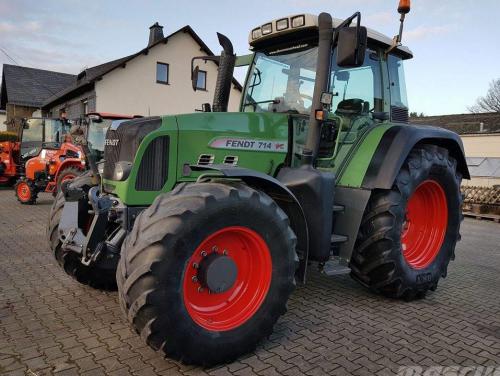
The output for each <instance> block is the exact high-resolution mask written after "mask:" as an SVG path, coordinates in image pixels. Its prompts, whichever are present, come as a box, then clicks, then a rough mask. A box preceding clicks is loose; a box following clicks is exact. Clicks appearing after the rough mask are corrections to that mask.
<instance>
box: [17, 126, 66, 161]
mask: <svg viewBox="0 0 500 376" xmlns="http://www.w3.org/2000/svg"><path fill="white" fill-rule="evenodd" d="M70 127H71V125H70V123H69V122H68V121H67V120H65V119H49V118H28V119H23V122H22V126H21V129H20V130H19V132H20V137H19V139H20V142H21V145H20V151H21V158H22V159H23V160H27V159H29V158H32V157H34V156H36V155H38V154H39V153H40V151H41V150H42V148H54V147H55V148H58V147H59V145H60V143H62V142H64V140H65V136H66V134H68V133H69V130H70Z"/></svg>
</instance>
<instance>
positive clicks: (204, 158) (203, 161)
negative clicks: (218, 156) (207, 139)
mask: <svg viewBox="0 0 500 376" xmlns="http://www.w3.org/2000/svg"><path fill="white" fill-rule="evenodd" d="M214 160H215V156H214V155H213V154H202V155H200V157H199V158H198V164H199V165H201V166H206V165H211V164H213V163H214Z"/></svg>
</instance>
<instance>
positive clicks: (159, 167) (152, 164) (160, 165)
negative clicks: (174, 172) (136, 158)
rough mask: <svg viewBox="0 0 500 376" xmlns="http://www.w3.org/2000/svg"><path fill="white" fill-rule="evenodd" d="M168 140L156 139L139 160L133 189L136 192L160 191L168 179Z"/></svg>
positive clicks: (162, 137) (165, 137)
mask: <svg viewBox="0 0 500 376" xmlns="http://www.w3.org/2000/svg"><path fill="white" fill-rule="evenodd" d="M169 144H170V138H169V137H168V136H161V137H156V138H155V139H154V140H153V141H151V142H150V143H149V145H148V147H147V149H146V151H145V152H144V155H143V156H142V159H141V165H140V166H139V171H138V173H137V180H136V182H135V188H136V189H137V190H138V191H160V190H161V189H162V188H163V186H164V185H165V183H166V182H167V178H168V150H169Z"/></svg>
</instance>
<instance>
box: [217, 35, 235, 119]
mask: <svg viewBox="0 0 500 376" xmlns="http://www.w3.org/2000/svg"><path fill="white" fill-rule="evenodd" d="M217 37H218V38H219V44H220V45H221V46H222V48H223V51H222V53H221V55H220V59H219V68H218V70H217V82H216V84H215V92H214V101H213V105H212V111H213V112H227V107H228V104H229V95H230V94H231V84H232V81H233V73H234V66H235V64H236V55H235V54H234V50H233V44H232V43H231V41H230V40H229V38H227V37H226V36H225V35H222V34H220V33H217Z"/></svg>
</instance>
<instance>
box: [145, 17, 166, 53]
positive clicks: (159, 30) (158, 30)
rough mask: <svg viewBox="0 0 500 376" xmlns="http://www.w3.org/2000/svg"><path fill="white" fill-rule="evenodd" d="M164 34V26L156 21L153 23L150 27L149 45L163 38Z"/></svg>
mask: <svg viewBox="0 0 500 376" xmlns="http://www.w3.org/2000/svg"><path fill="white" fill-rule="evenodd" d="M163 38H164V36H163V26H161V25H160V24H158V22H155V23H154V24H153V25H151V26H150V27H149V42H148V47H151V46H152V45H153V44H155V43H156V42H158V41H160V40H162V39H163Z"/></svg>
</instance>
